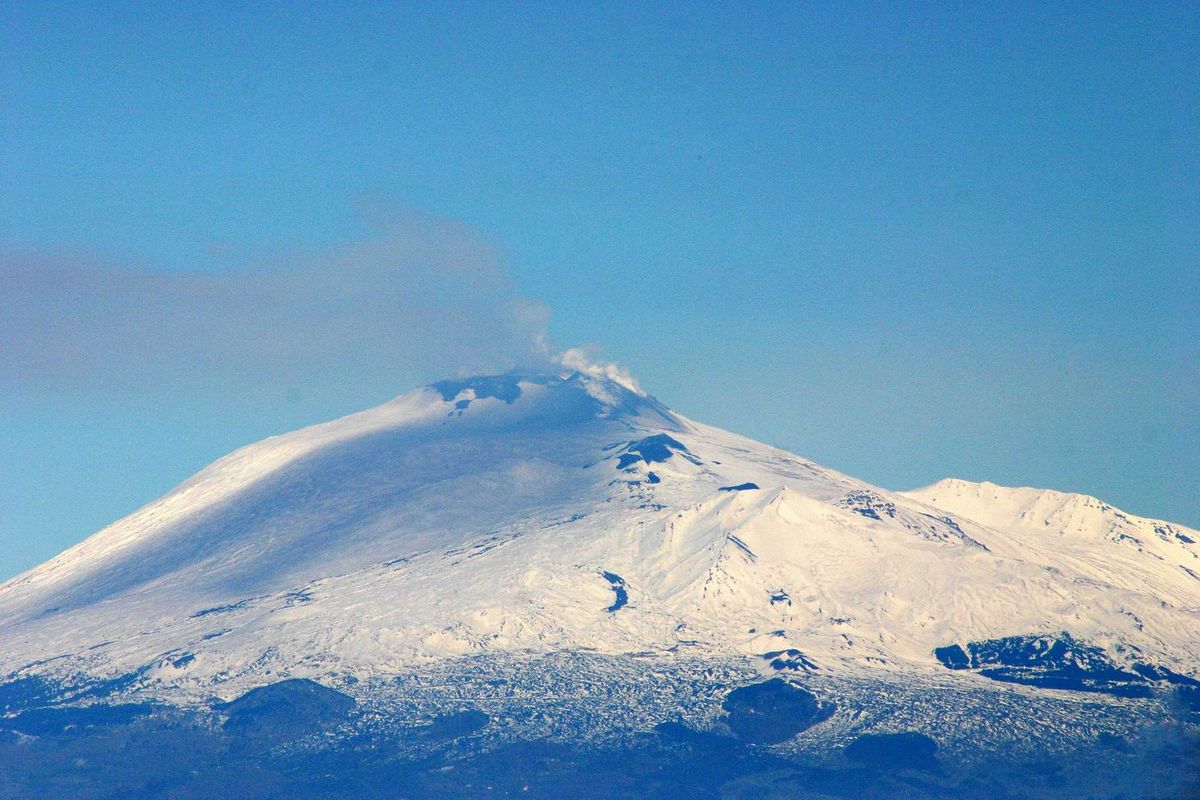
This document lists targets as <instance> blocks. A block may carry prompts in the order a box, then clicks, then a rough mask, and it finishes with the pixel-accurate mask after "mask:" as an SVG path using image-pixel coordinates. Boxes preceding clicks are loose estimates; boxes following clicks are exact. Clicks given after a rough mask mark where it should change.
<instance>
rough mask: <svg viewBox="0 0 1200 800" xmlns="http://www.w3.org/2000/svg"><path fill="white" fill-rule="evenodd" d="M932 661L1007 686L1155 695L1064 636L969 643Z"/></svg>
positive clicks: (939, 652)
mask: <svg viewBox="0 0 1200 800" xmlns="http://www.w3.org/2000/svg"><path fill="white" fill-rule="evenodd" d="M934 656H935V657H936V658H937V659H938V661H940V662H941V663H942V665H943V666H945V667H946V668H948V669H975V670H979V674H980V675H983V676H984V677H986V678H991V679H992V680H994V681H1001V682H1004V683H1019V684H1023V685H1026V686H1037V687H1040V688H1043V689H1064V690H1067V691H1075V692H1101V693H1104V694H1111V695H1114V696H1116V697H1150V696H1152V695H1153V690H1152V687H1151V685H1150V682H1149V681H1148V680H1147V677H1146V675H1144V674H1139V672H1129V671H1126V670H1123V669H1120V668H1118V667H1117V666H1116V665H1115V664H1114V663H1113V662H1112V660H1111V659H1110V658H1109V657H1108V655H1107V654H1106V653H1105V652H1104V650H1102V649H1101V648H1099V647H1096V646H1094V645H1090V644H1088V643H1086V642H1082V641H1079V640H1077V639H1075V638H1074V637H1072V636H1071V635H1070V634H1069V633H1066V632H1065V631H1064V632H1063V633H1060V634H1057V635H1041V636H1037V635H1031V636H1008V637H1005V638H1003V639H987V640H984V641H978V642H968V643H967V647H966V649H965V650H964V649H963V648H962V647H961V646H959V645H956V644H955V645H947V646H945V647H939V648H937V649H936V650H934ZM1143 666H1145V665H1143ZM1172 674H1174V673H1172Z"/></svg>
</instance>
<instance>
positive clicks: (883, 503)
mask: <svg viewBox="0 0 1200 800" xmlns="http://www.w3.org/2000/svg"><path fill="white" fill-rule="evenodd" d="M837 504H838V505H839V506H841V507H842V508H845V509H849V510H850V511H853V512H854V513H855V514H860V515H862V516H864V517H867V518H869V519H876V520H879V521H881V522H882V521H883V517H882V516H880V515H881V514H882V515H884V516H887V517H889V518H893V517H895V516H896V504H895V503H892V502H891V501H889V500H885V499H884V498H883V497H881V496H880V495H878V494H876V493H875V492H866V491H858V492H851V493H850V494H848V495H846V496H845V497H843V498H842V499H841V500H839V501H838V502H837Z"/></svg>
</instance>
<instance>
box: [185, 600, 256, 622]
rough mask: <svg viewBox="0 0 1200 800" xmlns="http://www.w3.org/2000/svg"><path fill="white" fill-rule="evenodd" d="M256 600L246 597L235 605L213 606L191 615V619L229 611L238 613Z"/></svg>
mask: <svg viewBox="0 0 1200 800" xmlns="http://www.w3.org/2000/svg"><path fill="white" fill-rule="evenodd" d="M257 599H258V598H257V597H248V598H246V599H245V600H238V601H237V602H236V603H228V604H226V605H223V606H213V607H212V608H205V609H201V610H200V611H197V612H196V613H195V614H192V618H193V619H199V618H200V617H207V616H211V615H213V614H228V613H229V612H230V611H240V610H242V609H243V608H245V607H246V606H248V605H250V604H251V603H253V602H254V601H255V600H257Z"/></svg>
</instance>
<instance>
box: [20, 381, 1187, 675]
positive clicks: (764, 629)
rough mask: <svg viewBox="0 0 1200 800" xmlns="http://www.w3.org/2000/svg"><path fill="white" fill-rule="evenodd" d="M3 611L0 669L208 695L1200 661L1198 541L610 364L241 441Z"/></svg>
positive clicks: (25, 585)
mask: <svg viewBox="0 0 1200 800" xmlns="http://www.w3.org/2000/svg"><path fill="white" fill-rule="evenodd" d="M617 377H618V378H619V377H620V376H617ZM647 442H650V444H649V445H648V444H646V443H647ZM659 445H661V446H659ZM676 445H678V446H676ZM647 453H652V455H653V457H652V458H651V457H647ZM630 454H638V455H640V456H641V457H639V458H628V457H626V456H629V455H630ZM730 488H737V489H742V490H741V491H729V489H730ZM617 589H619V590H620V591H619V592H617ZM614 593H615V596H614ZM0 619H3V620H5V622H4V625H3V628H2V629H0V674H10V675H12V674H27V673H36V672H39V671H49V672H53V671H62V672H71V671H85V672H90V673H92V674H96V675H106V676H116V675H127V674H131V673H135V672H136V673H137V674H138V675H139V679H140V680H143V681H146V682H149V683H150V684H151V685H157V686H160V687H161V688H162V689H163V690H164V691H167V690H177V691H178V692H179V693H180V694H181V695H184V696H189V695H190V696H195V697H200V696H205V695H207V694H211V693H213V692H214V691H217V692H218V693H221V694H223V695H226V696H228V695H231V694H232V693H234V692H235V690H236V689H237V688H238V687H242V688H244V687H245V686H246V685H253V684H261V683H265V682H268V681H270V680H277V679H278V678H279V677H281V676H295V677H320V676H322V675H331V674H338V675H343V676H345V675H349V676H361V677H368V676H370V675H374V674H382V673H388V672H394V671H397V670H399V669H401V668H402V667H403V666H404V665H411V664H414V663H418V662H428V661H429V660H430V659H445V658H455V657H460V656H466V655H471V654H477V653H530V652H533V653H551V652H558V651H565V650H573V651H589V652H596V653H604V654H638V653H652V654H657V655H660V656H663V657H679V658H692V659H695V658H710V657H715V656H722V655H737V654H742V655H756V656H760V655H762V654H764V653H778V652H781V651H787V650H796V651H798V652H799V653H802V654H803V656H797V658H798V659H799V661H798V662H797V663H800V661H803V662H804V663H806V664H810V665H813V666H814V667H815V668H818V669H823V670H826V671H834V672H838V671H841V672H848V673H859V674H873V673H877V672H878V671H880V670H885V671H893V672H894V671H908V672H914V673H915V672H921V671H926V672H940V671H942V667H940V666H939V665H938V662H937V660H936V659H935V658H934V655H933V651H934V649H935V648H937V647H941V646H945V645H948V644H952V643H957V642H968V641H977V640H983V639H993V638H1000V637H1004V636H1010V635H1024V634H1031V633H1055V632H1059V631H1069V632H1070V633H1071V634H1072V635H1073V636H1074V637H1076V638H1077V639H1080V640H1087V641H1090V642H1094V643H1096V644H1097V645H1099V646H1101V647H1104V648H1106V649H1107V650H1108V651H1109V652H1110V653H1111V654H1113V656H1114V658H1116V659H1117V660H1118V662H1120V660H1121V659H1122V658H1124V659H1127V660H1128V659H1141V660H1150V661H1153V662H1155V663H1160V664H1164V665H1168V666H1170V667H1171V668H1173V669H1175V670H1176V671H1178V672H1181V673H1184V674H1189V675H1195V674H1196V673H1197V665H1198V664H1200V533H1197V532H1196V531H1193V530H1191V529H1188V528H1185V527H1183V526H1180V525H1174V524H1169V523H1165V522H1160V521H1155V520H1148V519H1142V518H1139V517H1134V516H1132V515H1128V514H1124V513H1123V512H1120V511H1119V510H1117V509H1115V508H1113V507H1111V506H1109V505H1107V504H1104V503H1102V502H1101V501H1098V500H1096V499H1094V498H1088V497H1083V496H1080V495H1067V494H1062V493H1058V492H1049V491H1042V490H1034V489H1007V488H1004V487H998V486H995V485H992V484H974V483H968V482H965V481H957V480H948V481H943V482H941V483H938V484H935V485H934V486H930V487H927V488H925V489H920V490H916V491H913V492H904V493H896V492H889V491H887V490H885V489H881V488H878V487H874V486H870V485H868V484H866V483H864V482H862V481H858V480H855V479H853V478H851V477H848V476H846V475H843V474H840V473H838V472H835V471H833V470H830V469H826V468H824V467H822V466H819V465H817V464H814V463H812V462H811V461H807V460H805V459H803V458H800V457H798V456H795V455H792V454H790V453H787V452H784V451H781V450H778V449H775V448H772V447H769V446H766V445H763V444H760V443H757V442H754V441H751V440H748V439H745V438H743V437H740V436H737V435H734V434H731V433H728V432H725V431H722V430H719V429H716V428H713V427H709V426H706V425H702V424H700V423H697V422H693V421H691V420H688V419H686V418H684V417H682V416H679V415H677V414H675V413H673V412H671V411H670V410H669V409H667V408H665V407H664V406H662V405H661V404H660V403H659V402H658V401H656V400H655V399H654V398H652V397H650V396H649V395H646V394H645V393H643V392H642V391H641V390H640V389H639V388H638V387H637V386H636V384H633V383H631V382H629V381H625V380H613V379H612V378H611V377H610V376H608V375H607V374H605V373H603V371H599V370H591V371H589V372H572V371H567V372H563V373H562V374H548V375H509V376H501V377H500V378H495V377H493V378H487V379H468V380H465V381H447V382H443V383H441V384H437V385H435V386H434V387H426V388H423V389H418V390H416V391H414V392H411V393H409V394H406V395H403V396H401V397H399V398H397V399H396V400H393V401H392V402H390V403H387V404H385V405H383V406H380V407H378V408H375V409H371V410H368V411H364V412H362V413H359V414H355V415H352V416H349V417H346V418H344V419H341V420H336V421H333V422H329V423H326V424H323V425H317V426H314V427H311V428H306V429H304V430H300V431H296V432H294V433H290V434H287V435H284V436H278V437H273V438H271V439H267V440H265V441H263V442H259V443H257V444H253V445H250V446H248V447H245V448H243V449H241V450H238V451H236V452H235V453H233V454H231V455H229V456H227V457H225V458H223V459H221V460H219V461H217V462H216V463H214V464H213V465H211V466H210V467H208V468H207V469H205V470H203V471H202V472H200V473H199V474H197V475H196V476H195V477H193V478H191V479H190V480H188V481H187V482H185V483H183V484H181V485H180V486H179V487H177V488H176V489H175V490H173V491H172V492H170V493H169V494H167V495H166V496H165V497H163V498H161V499H159V500H157V501H155V502H153V503H151V504H149V505H148V506H146V507H145V508H143V509H141V510H139V511H137V512H135V513H134V514H132V515H130V516H129V517H126V518H125V519H122V520H120V521H118V522H116V523H115V524H113V525H111V526H110V527H108V528H106V529H104V530H102V531H100V532H99V533H97V534H95V535H93V536H92V537H91V538H89V539H87V540H86V541H84V542H83V543H81V544H80V545H78V546H76V547H73V548H71V549H70V550H67V551H66V552H64V553H63V554H61V555H59V556H58V557H56V558H54V559H52V560H51V561H49V562H47V563H46V564H44V565H42V566H40V567H38V568H36V569H34V570H32V571H30V572H28V573H26V574H24V575H21V576H19V577H17V578H15V579H13V580H11V581H9V582H7V583H6V584H4V585H3V586H0ZM43 662H44V663H43ZM962 679H963V680H972V679H976V680H983V679H978V678H972V677H971V676H963V677H962ZM223 685H224V688H215V687H222V686H223Z"/></svg>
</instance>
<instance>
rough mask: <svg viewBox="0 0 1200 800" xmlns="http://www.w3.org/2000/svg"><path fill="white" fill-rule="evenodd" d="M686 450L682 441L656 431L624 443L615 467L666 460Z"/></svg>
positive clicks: (624, 467) (623, 467) (621, 467)
mask: <svg viewBox="0 0 1200 800" xmlns="http://www.w3.org/2000/svg"><path fill="white" fill-rule="evenodd" d="M686 452H687V447H685V446H684V445H683V443H682V442H679V441H677V440H675V439H673V438H672V437H670V436H668V435H666V434H665V433H656V434H654V435H653V436H647V437H646V438H645V439H639V440H638V441H636V442H630V443H629V444H628V445H626V447H625V452H623V453H622V454H621V455H620V457H618V458H617V469H626V468H628V467H631V466H633V465H634V464H637V463H638V462H645V463H647V464H658V463H662V462H664V461H666V460H667V459H669V458H670V457H671V456H673V455H675V454H676V453H686ZM693 460H694V459H693Z"/></svg>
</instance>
